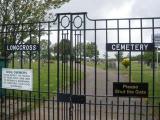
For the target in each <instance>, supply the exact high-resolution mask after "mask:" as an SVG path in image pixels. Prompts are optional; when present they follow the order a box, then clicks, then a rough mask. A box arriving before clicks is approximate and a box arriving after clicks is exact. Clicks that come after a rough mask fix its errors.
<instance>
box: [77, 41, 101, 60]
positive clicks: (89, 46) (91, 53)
mask: <svg viewBox="0 0 160 120" xmlns="http://www.w3.org/2000/svg"><path fill="white" fill-rule="evenodd" d="M85 49H86V50H85V53H86V57H89V58H90V59H91V58H94V57H95V55H96V57H97V58H98V57H99V50H98V49H97V45H95V42H87V43H86V45H85ZM75 51H76V55H78V56H80V55H81V56H84V43H78V44H77V45H76V47H75Z"/></svg>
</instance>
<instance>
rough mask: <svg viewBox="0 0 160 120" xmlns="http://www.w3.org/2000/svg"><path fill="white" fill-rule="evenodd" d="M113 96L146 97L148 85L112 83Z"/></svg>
mask: <svg viewBox="0 0 160 120" xmlns="http://www.w3.org/2000/svg"><path fill="white" fill-rule="evenodd" d="M113 96H118V97H129V96H130V97H148V83H128V82H114V83H113Z"/></svg>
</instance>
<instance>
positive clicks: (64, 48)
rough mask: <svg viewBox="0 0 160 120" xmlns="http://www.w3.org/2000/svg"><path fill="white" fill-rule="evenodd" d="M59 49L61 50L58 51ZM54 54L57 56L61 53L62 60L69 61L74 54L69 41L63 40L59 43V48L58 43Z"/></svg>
mask: <svg viewBox="0 0 160 120" xmlns="http://www.w3.org/2000/svg"><path fill="white" fill-rule="evenodd" d="M58 47H59V50H58ZM53 51H54V54H55V55H56V56H57V54H58V53H59V56H60V59H61V60H68V58H69V56H70V57H71V56H72V55H73V53H71V43H70V41H69V40H67V39H62V40H61V41H60V42H59V46H58V44H57V43H56V44H55V45H54V48H53Z"/></svg>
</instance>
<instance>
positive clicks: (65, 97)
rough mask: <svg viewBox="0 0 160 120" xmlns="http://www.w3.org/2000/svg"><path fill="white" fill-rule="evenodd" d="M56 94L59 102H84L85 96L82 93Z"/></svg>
mask: <svg viewBox="0 0 160 120" xmlns="http://www.w3.org/2000/svg"><path fill="white" fill-rule="evenodd" d="M57 96H58V101H59V102H72V103H77V104H84V103H86V96H84V95H71V94H64V93H58V95H57Z"/></svg>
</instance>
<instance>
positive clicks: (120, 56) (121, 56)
mask: <svg viewBox="0 0 160 120" xmlns="http://www.w3.org/2000/svg"><path fill="white" fill-rule="evenodd" d="M115 57H116V59H117V61H118V60H119V61H122V60H123V52H122V51H119V52H118V53H116V54H115Z"/></svg>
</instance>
